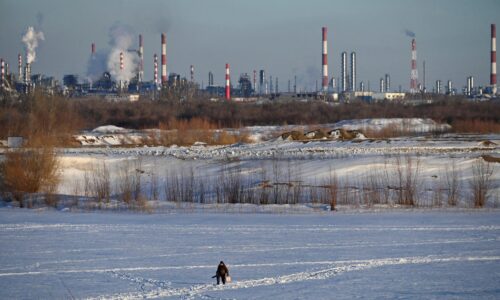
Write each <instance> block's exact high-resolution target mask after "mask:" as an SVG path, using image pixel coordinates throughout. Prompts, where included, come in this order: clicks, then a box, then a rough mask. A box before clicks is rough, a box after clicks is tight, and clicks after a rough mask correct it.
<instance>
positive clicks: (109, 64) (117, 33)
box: [87, 25, 139, 82]
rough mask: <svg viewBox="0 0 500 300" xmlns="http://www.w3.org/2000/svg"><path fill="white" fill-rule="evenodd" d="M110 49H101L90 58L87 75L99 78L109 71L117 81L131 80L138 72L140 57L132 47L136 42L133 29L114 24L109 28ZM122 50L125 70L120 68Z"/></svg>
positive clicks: (91, 77) (93, 78)
mask: <svg viewBox="0 0 500 300" xmlns="http://www.w3.org/2000/svg"><path fill="white" fill-rule="evenodd" d="M109 38H110V41H109V45H110V46H111V49H110V50H100V51H98V52H97V53H96V54H95V55H94V56H93V57H91V58H90V60H89V64H88V66H87V75H88V77H89V78H90V79H92V80H96V79H98V78H99V77H100V76H101V75H102V73H103V72H105V71H108V72H109V73H110V74H111V76H112V78H113V79H114V80H117V81H123V82H129V81H130V80H131V79H132V78H134V76H136V74H137V70H138V66H139V57H138V55H137V51H136V50H133V49H131V47H132V45H133V43H134V35H133V33H132V30H131V29H130V28H129V27H127V26H124V25H114V26H112V27H111V28H110V30H109ZM120 52H122V53H123V65H124V68H123V70H120Z"/></svg>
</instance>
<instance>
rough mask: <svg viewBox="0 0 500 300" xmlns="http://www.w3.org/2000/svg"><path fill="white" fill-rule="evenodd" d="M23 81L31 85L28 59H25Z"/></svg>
mask: <svg viewBox="0 0 500 300" xmlns="http://www.w3.org/2000/svg"><path fill="white" fill-rule="evenodd" d="M24 81H25V82H26V84H27V85H28V84H30V83H31V64H30V63H29V62H28V57H26V67H25V70H24Z"/></svg>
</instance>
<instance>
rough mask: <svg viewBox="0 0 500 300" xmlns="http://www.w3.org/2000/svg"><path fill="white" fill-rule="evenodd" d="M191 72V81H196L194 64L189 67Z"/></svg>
mask: <svg viewBox="0 0 500 300" xmlns="http://www.w3.org/2000/svg"><path fill="white" fill-rule="evenodd" d="M189 72H190V74H191V82H194V66H193V65H191V67H189Z"/></svg>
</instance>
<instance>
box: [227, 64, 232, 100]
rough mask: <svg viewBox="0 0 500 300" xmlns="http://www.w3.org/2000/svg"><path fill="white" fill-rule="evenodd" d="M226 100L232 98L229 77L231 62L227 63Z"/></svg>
mask: <svg viewBox="0 0 500 300" xmlns="http://www.w3.org/2000/svg"><path fill="white" fill-rule="evenodd" d="M226 100H231V79H230V77H229V64H226Z"/></svg>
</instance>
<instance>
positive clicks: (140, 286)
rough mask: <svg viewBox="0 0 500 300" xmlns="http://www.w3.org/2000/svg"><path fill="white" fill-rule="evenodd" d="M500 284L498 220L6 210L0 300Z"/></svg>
mask: <svg viewBox="0 0 500 300" xmlns="http://www.w3.org/2000/svg"><path fill="white" fill-rule="evenodd" d="M220 260H224V261H225V262H226V264H227V265H228V267H229V270H230V274H231V276H232V278H233V282H232V283H230V284H227V285H225V286H222V285H221V286H216V285H214V283H215V282H214V279H212V278H211V276H212V275H213V274H214V273H215V269H216V266H217V264H218V262H219V261H220ZM499 282H500V213H499V212H498V211H489V212H488V211H474V212H473V211H468V212H453V213H450V212H449V211H432V212H405V211H398V212H384V213H363V214H348V213H333V214H331V213H327V214H302V215H286V214H284V215H283V214H199V213H193V214H189V213H185V214H153V215H143V214H133V213H131V214H129V213H121V214H115V213H109V212H108V213H97V212H94V213H64V212H58V211H52V210H42V211H37V210H21V209H10V208H1V209H0V298H1V299H139V298H140V299H143V298H161V299H353V298H369V299H374V298H376V299H381V298H383V299H394V298H411V299H443V298H444V299H498V298H499V297H500V286H499Z"/></svg>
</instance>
